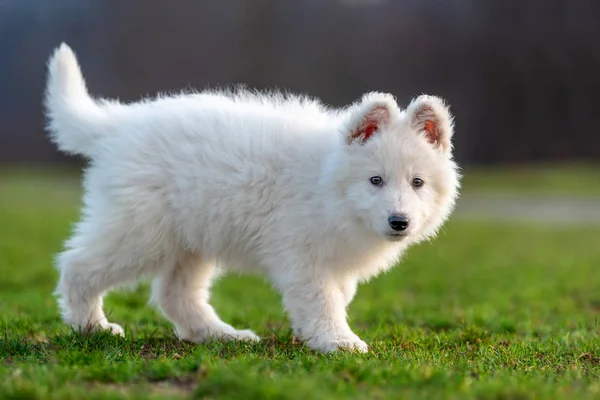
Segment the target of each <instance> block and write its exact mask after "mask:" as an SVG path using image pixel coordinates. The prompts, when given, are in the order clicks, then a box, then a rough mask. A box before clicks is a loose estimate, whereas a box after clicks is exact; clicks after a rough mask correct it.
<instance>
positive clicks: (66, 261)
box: [56, 248, 135, 335]
mask: <svg viewBox="0 0 600 400" xmlns="http://www.w3.org/2000/svg"><path fill="white" fill-rule="evenodd" d="M109 263H110V259H106V258H104V257H95V256H94V255H93V253H92V252H91V251H89V250H87V249H85V248H83V249H82V248H77V249H70V250H66V251H64V252H63V253H61V254H60V255H59V257H58V267H59V270H60V279H59V282H58V286H57V288H56V294H57V295H58V296H59V305H60V308H61V309H62V316H63V319H64V321H65V322H66V323H68V324H70V325H71V326H72V327H74V328H76V329H81V330H82V331H83V332H84V333H89V332H92V331H96V330H107V331H111V332H112V333H113V334H117V335H123V328H121V327H120V326H119V325H117V324H113V323H110V322H108V320H107V319H106V315H104V311H103V309H102V303H103V302H102V297H103V295H104V294H105V292H106V291H108V290H109V289H110V288H111V287H113V286H115V285H118V284H122V283H124V282H125V281H127V280H132V279H135V276H134V275H131V276H126V272H127V270H126V269H123V268H120V266H116V265H111V264H109Z"/></svg>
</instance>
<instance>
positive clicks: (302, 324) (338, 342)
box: [278, 276, 368, 353]
mask: <svg viewBox="0 0 600 400" xmlns="http://www.w3.org/2000/svg"><path fill="white" fill-rule="evenodd" d="M278 286H279V289H280V291H281V293H282V295H283V302H284V306H285V308H286V310H287V312H288V313H289V315H290V318H291V319H292V327H293V329H294V332H296V334H298V335H299V336H300V339H301V340H303V341H305V342H306V344H307V345H308V347H310V348H311V349H313V350H319V351H322V352H325V353H328V352H331V351H335V350H341V349H346V350H356V351H359V352H362V353H364V352H367V351H368V346H367V344H366V343H365V342H363V341H362V340H361V339H360V338H359V337H358V336H357V335H356V334H355V333H354V332H352V329H350V326H349V325H348V322H347V320H346V307H347V303H348V301H349V298H348V297H349V296H348V295H349V294H348V293H345V292H344V288H343V287H342V285H340V283H339V282H337V281H336V280H335V279H333V278H329V277H324V276H302V277H294V279H289V277H288V279H285V282H281V281H279V282H278ZM352 294H354V293H352Z"/></svg>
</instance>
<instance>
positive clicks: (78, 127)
mask: <svg viewBox="0 0 600 400" xmlns="http://www.w3.org/2000/svg"><path fill="white" fill-rule="evenodd" d="M423 104H424V105H425V106H426V107H425V108H426V109H427V110H428V111H430V112H431V111H432V110H433V114H432V115H434V117H435V118H437V119H438V122H437V123H438V125H437V126H438V127H439V128H440V130H441V132H442V139H443V140H440V144H439V145H438V144H436V143H433V144H432V143H430V142H428V140H427V139H426V138H425V136H424V135H423V134H422V132H419V129H418V128H415V127H416V126H417V125H418V124H415V121H417V122H418V115H416V114H415V112H411V107H412V108H417V109H422V108H423V107H417V106H419V105H421V106H422V105H423ZM45 105H46V108H47V115H48V118H49V125H48V127H49V131H50V133H51V138H52V140H53V141H54V143H56V145H57V146H58V148H59V149H61V150H62V151H64V152H67V153H72V154H81V155H84V156H86V157H87V158H88V159H89V160H90V165H89V167H88V168H87V170H86V172H85V179H84V188H85V197H84V202H85V205H84V208H83V214H82V218H81V220H80V221H79V222H78V224H77V225H76V227H75V229H74V233H73V235H72V237H71V238H70V239H69V240H68V241H67V242H66V245H65V250H64V251H63V252H62V253H61V254H60V255H59V256H58V257H57V264H58V268H59V270H60V281H59V283H58V287H57V294H58V295H60V306H61V308H62V312H63V317H64V320H65V322H67V323H69V324H71V325H72V326H74V327H78V328H82V329H84V330H88V331H89V330H95V329H111V330H112V331H113V333H119V334H122V333H123V329H122V328H121V327H120V326H118V325H116V324H111V323H109V322H108V321H107V319H106V316H105V315H104V312H103V310H102V296H103V295H104V294H105V293H106V292H107V291H108V290H109V289H111V288H113V287H115V286H118V285H122V284H125V283H130V282H135V281H137V280H138V279H140V278H141V277H152V278H153V279H154V280H153V299H154V300H155V301H156V303H157V304H158V305H159V306H160V308H161V309H162V311H163V312H164V314H165V315H166V316H167V318H169V319H170V320H171V321H172V322H173V324H174V325H175V328H176V332H177V334H178V336H179V337H180V338H181V339H184V340H190V341H197V342H199V341H205V340H208V339H211V338H220V339H231V338H233V339H240V340H252V341H254V340H258V339H259V338H258V337H257V336H256V335H255V334H254V333H253V332H251V331H249V330H236V329H234V328H233V327H232V326H230V325H228V324H226V323H225V322H223V321H221V319H220V318H219V317H218V316H217V314H216V313H215V311H214V309H213V308H212V307H211V305H210V304H209V294H210V293H209V292H210V286H211V281H212V279H213V278H214V276H215V272H216V269H217V268H218V269H223V270H229V271H232V270H235V271H257V272H261V273H263V274H265V275H266V276H267V277H268V278H269V279H270V281H271V282H272V284H273V285H274V287H275V288H276V289H277V290H279V291H280V292H281V294H282V296H283V302H284V306H285V308H286V310H287V312H288V313H289V315H290V317H291V320H292V326H293V329H294V332H295V334H296V335H298V336H299V337H300V338H301V339H303V340H305V341H306V343H307V345H308V346H309V347H310V348H312V349H317V350H320V351H324V352H328V351H333V350H336V349H341V348H345V349H354V350H358V351H363V352H364V351H367V345H366V344H365V342H363V341H362V340H361V339H360V338H359V337H358V336H357V335H356V334H354V333H353V332H352V330H351V329H350V327H349V325H348V323H347V321H346V309H347V306H348V304H349V303H350V301H351V300H352V297H353V296H354V294H355V292H356V285H357V283H358V282H360V281H365V280H367V279H369V278H370V277H373V276H374V275H377V274H378V273H380V272H382V271H384V270H386V269H387V268H389V267H390V266H392V265H393V264H395V263H396V262H397V261H398V260H399V257H400V255H401V253H402V252H403V251H404V250H405V249H406V248H407V247H408V246H409V245H411V244H414V243H417V242H419V241H421V240H423V239H425V238H428V237H432V236H433V235H435V233H436V232H437V231H438V229H439V228H440V226H441V225H442V223H443V222H444V221H445V220H446V219H447V217H448V215H449V214H450V212H451V211H452V209H453V206H454V202H455V199H456V198H457V193H458V187H459V175H458V172H457V166H456V164H455V163H454V161H453V160H452V156H451V151H450V150H451V149H450V147H451V146H449V145H448V144H449V143H450V137H451V135H452V129H453V128H452V117H451V116H450V114H449V112H448V110H447V108H446V107H445V105H444V104H443V103H442V102H441V100H439V99H438V98H435V97H429V96H420V97H419V98H417V99H416V100H414V101H413V103H411V106H409V108H408V109H407V110H401V109H400V108H399V107H398V106H397V104H396V102H395V100H394V98H393V97H392V96H391V95H388V94H382V93H369V94H367V95H365V96H363V97H362V99H361V100H359V101H358V102H356V103H355V104H353V105H351V106H349V107H347V108H345V109H331V108H328V107H325V106H324V105H322V104H321V103H319V102H317V101H316V100H313V99H309V98H306V97H297V96H291V95H282V94H276V93H270V94H256V93H249V92H247V91H242V90H240V91H237V92H217V91H214V92H204V93H200V94H182V95H176V96H169V97H159V98H157V99H154V100H147V101H141V102H138V103H134V104H129V105H126V104H122V103H119V102H116V101H107V100H95V99H93V98H91V97H90V96H89V94H88V92H87V90H86V87H85V82H84V80H83V77H82V75H81V72H80V69H79V66H78V64H77V60H76V58H75V55H74V54H73V52H72V50H71V49H70V48H69V47H68V46H67V45H65V44H62V45H61V46H60V47H59V48H58V49H57V50H56V51H55V53H54V54H53V56H52V57H51V59H50V61H49V66H48V84H47V92H46V98H45ZM369 123H376V124H377V126H378V129H377V132H376V133H375V134H374V135H373V136H371V137H370V138H369V139H368V140H365V138H366V137H367V136H365V135H363V134H361V132H362V133H364V132H363V131H361V129H363V128H361V127H364V126H367V125H368V124H369ZM357 132H358V134H357ZM374 175H379V176H381V177H382V178H383V179H384V182H385V183H384V184H383V185H382V186H381V187H377V186H374V185H373V184H372V183H371V182H370V178H371V177H372V176H374ZM415 176H419V177H420V178H422V179H423V180H424V181H425V185H424V186H423V187H421V188H419V189H415V188H413V187H412V185H411V182H412V179H413V177H415ZM393 213H402V214H404V215H407V216H408V217H409V218H410V226H409V227H408V228H407V230H406V232H405V233H406V234H405V235H403V236H396V237H391V236H388V234H390V233H394V232H393V231H392V230H391V228H390V226H389V225H388V217H389V216H390V215H391V214H393ZM243 295H244V293H243V292H242V293H240V295H239V298H235V299H232V301H243Z"/></svg>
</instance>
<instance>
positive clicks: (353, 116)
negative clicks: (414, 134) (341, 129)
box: [345, 92, 400, 145]
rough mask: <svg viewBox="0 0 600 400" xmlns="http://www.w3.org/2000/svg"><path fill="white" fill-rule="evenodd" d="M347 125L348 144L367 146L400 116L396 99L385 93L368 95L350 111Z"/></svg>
mask: <svg viewBox="0 0 600 400" xmlns="http://www.w3.org/2000/svg"><path fill="white" fill-rule="evenodd" d="M349 113H350V116H349V118H348V121H347V123H346V125H345V129H346V131H345V132H346V142H347V143H348V144H355V143H357V144H360V145H362V144H365V143H366V142H367V141H369V140H370V139H371V138H372V137H374V136H375V135H377V134H380V133H381V132H382V130H384V129H385V128H387V127H388V126H389V124H390V121H392V119H393V118H395V117H397V116H398V115H399V114H400V109H399V108H398V105H397V104H396V101H395V100H394V97H393V96H392V95H390V94H385V93H377V92H373V93H367V94H365V95H364V96H363V97H362V99H361V101H360V102H358V103H357V104H355V105H353V106H352V107H351V108H350V110H349Z"/></svg>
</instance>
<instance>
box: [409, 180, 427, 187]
mask: <svg viewBox="0 0 600 400" xmlns="http://www.w3.org/2000/svg"><path fill="white" fill-rule="evenodd" d="M424 184H425V181H423V179H421V178H415V179H413V181H412V185H413V187H415V188H420V187H421V186H423V185H424Z"/></svg>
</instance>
